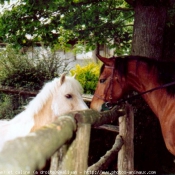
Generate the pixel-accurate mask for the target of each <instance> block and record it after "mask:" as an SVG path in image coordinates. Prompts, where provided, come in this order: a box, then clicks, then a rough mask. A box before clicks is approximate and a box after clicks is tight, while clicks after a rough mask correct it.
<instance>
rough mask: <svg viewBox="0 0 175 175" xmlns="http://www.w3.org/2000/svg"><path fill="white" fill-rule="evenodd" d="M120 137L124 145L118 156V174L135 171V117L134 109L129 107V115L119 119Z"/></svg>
mask: <svg viewBox="0 0 175 175" xmlns="http://www.w3.org/2000/svg"><path fill="white" fill-rule="evenodd" d="M119 135H120V136H122V138H123V140H124V144H123V146H122V148H121V150H120V151H119V154H118V174H119V175H123V172H127V173H129V172H133V171H134V143H133V140H134V116H133V110H132V107H131V106H129V105H127V113H126V115H124V116H123V117H120V118H119Z"/></svg>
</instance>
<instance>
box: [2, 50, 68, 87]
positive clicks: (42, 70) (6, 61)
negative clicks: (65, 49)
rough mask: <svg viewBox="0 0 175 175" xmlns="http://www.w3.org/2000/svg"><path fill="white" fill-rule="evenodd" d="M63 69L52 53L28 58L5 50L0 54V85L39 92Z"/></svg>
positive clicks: (59, 60) (14, 51) (36, 54)
mask: <svg viewBox="0 0 175 175" xmlns="http://www.w3.org/2000/svg"><path fill="white" fill-rule="evenodd" d="M65 68H66V65H64V64H63V60H61V59H60V58H59V57H58V56H57V55H56V54H55V53H54V52H51V51H47V56H46V55H44V54H43V55H39V53H35V54H34V57H29V56H27V55H24V54H19V53H18V52H17V51H16V50H14V49H12V48H7V50H5V51H3V52H1V53H0V84H1V85H5V86H12V87H15V88H20V87H22V88H27V89H28V90H39V89H40V88H41V87H42V86H43V84H44V82H46V81H48V80H51V79H53V78H54V77H57V76H59V73H62V72H63V71H65ZM59 70H61V72H59Z"/></svg>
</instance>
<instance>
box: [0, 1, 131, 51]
mask: <svg viewBox="0 0 175 175" xmlns="http://www.w3.org/2000/svg"><path fill="white" fill-rule="evenodd" d="M11 19H13V20H11ZM16 21H18V22H16ZM132 27H133V9H132V8H130V6H129V5H128V4H127V3H126V2H125V1H124V0H117V1H114V0H107V1H94V0H91V1H86V0H75V1H65V0H56V1H51V0H49V1H46V0H41V1H33V0H22V1H21V3H20V5H19V4H18V5H14V6H13V7H12V9H11V10H10V11H5V12H4V13H3V15H2V16H1V17H0V37H1V38H0V40H2V41H3V42H7V43H13V44H14V45H15V46H21V45H31V44H33V43H34V42H36V41H39V42H43V43H45V44H47V45H55V44H58V45H60V47H67V46H69V43H70V41H72V40H76V41H77V40H78V41H81V42H82V41H83V42H86V46H87V47H86V49H87V50H93V49H94V48H95V47H96V44H97V43H99V44H107V45H108V46H109V47H110V48H116V52H117V53H118V54H122V53H126V52H128V49H129V48H130V45H131V37H132ZM26 34H29V35H31V38H30V39H29V38H27V37H26ZM111 41H114V42H111Z"/></svg>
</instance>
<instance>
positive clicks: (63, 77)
mask: <svg viewBox="0 0 175 175" xmlns="http://www.w3.org/2000/svg"><path fill="white" fill-rule="evenodd" d="M65 78H66V73H63V74H62V75H61V77H60V84H61V85H62V84H63V83H64V81H65Z"/></svg>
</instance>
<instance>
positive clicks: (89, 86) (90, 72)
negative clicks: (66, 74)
mask: <svg viewBox="0 0 175 175" xmlns="http://www.w3.org/2000/svg"><path fill="white" fill-rule="evenodd" d="M99 72H100V65H99V64H96V63H89V64H87V65H86V66H80V65H79V64H78V65H76V67H75V69H73V70H71V71H70V73H71V75H76V79H77V80H78V81H79V82H80V83H81V85H82V86H83V88H84V93H85V94H93V93H94V91H95V88H96V86H97V82H98V77H99Z"/></svg>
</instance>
